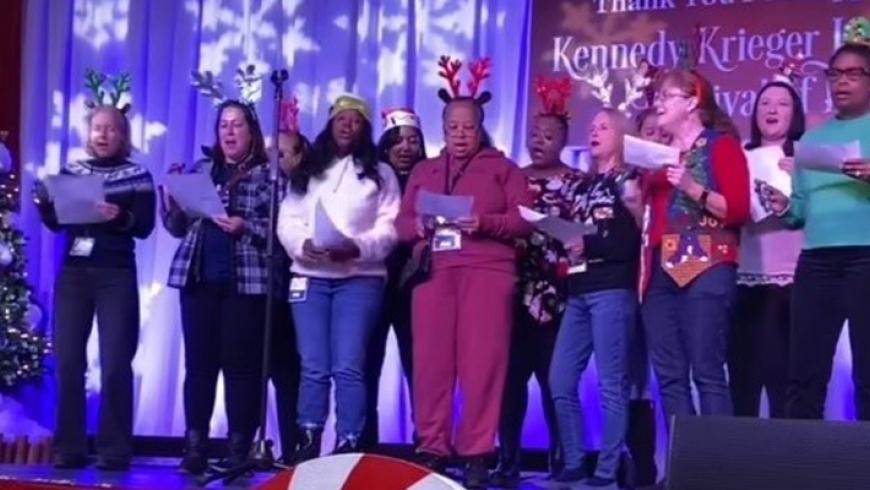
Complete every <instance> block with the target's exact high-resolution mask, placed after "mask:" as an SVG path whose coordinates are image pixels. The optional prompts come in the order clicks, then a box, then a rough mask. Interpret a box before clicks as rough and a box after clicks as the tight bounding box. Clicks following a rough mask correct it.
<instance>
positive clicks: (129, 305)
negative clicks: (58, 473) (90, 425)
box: [54, 267, 139, 459]
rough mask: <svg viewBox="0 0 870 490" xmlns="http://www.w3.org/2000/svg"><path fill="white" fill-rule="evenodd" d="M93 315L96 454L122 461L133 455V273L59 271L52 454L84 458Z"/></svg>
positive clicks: (136, 300)
mask: <svg viewBox="0 0 870 490" xmlns="http://www.w3.org/2000/svg"><path fill="white" fill-rule="evenodd" d="M95 313H96V315H97V326H98V329H99V349H100V386H101V389H100V414H99V423H98V427H97V437H96V445H97V453H99V454H100V456H103V457H108V458H118V459H126V458H129V457H130V456H131V455H132V453H133V449H132V438H133V369H132V366H131V363H132V361H133V356H134V355H135V354H136V346H137V344H138V341H139V292H138V289H137V282H136V269H109V268H90V267H64V268H63V269H61V272H60V275H59V276H58V278H57V283H56V284H55V290H54V355H55V357H56V359H57V372H56V373H55V374H56V377H57V385H58V399H57V427H56V428H55V433H54V450H55V453H57V454H61V455H65V456H66V455H85V454H87V439H86V436H85V370H86V368H87V353H86V347H87V342H88V336H89V335H90V333H91V327H92V326H93V322H94V314H95Z"/></svg>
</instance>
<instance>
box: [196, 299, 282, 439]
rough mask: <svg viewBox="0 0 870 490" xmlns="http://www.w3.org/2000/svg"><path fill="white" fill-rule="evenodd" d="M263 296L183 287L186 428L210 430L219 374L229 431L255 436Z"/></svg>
mask: <svg viewBox="0 0 870 490" xmlns="http://www.w3.org/2000/svg"><path fill="white" fill-rule="evenodd" d="M265 301H266V297H265V295H243V294H238V293H236V292H235V291H234V290H232V289H229V288H224V287H216V286H208V285H194V286H190V287H187V288H184V289H182V290H181V322H182V328H183V330H184V352H185V354H184V366H185V370H186V373H185V377H184V416H185V420H186V423H187V429H188V430H197V431H200V432H201V433H204V434H208V429H209V420H210V419H211V415H212V411H213V410H214V401H215V392H216V388H217V386H216V385H217V379H218V372H219V371H221V370H223V374H224V403H225V405H226V410H227V426H228V428H229V433H230V434H234V433H235V434H241V435H243V436H244V437H246V438H250V437H253V434H254V432H255V431H256V429H257V425H258V422H259V421H258V416H259V406H260V370H261V369H262V362H263V361H262V359H263V325H264V323H265V321H264V320H265V318H264V317H265V308H266V304H265Z"/></svg>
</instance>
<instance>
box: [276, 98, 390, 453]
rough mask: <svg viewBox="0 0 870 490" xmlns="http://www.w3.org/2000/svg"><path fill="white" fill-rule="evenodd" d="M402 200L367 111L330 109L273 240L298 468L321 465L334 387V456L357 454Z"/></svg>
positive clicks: (344, 103) (347, 105) (357, 103)
mask: <svg viewBox="0 0 870 490" xmlns="http://www.w3.org/2000/svg"><path fill="white" fill-rule="evenodd" d="M400 200H401V191H400V190H399V183H398V181H397V179H396V176H395V174H394V173H393V170H392V169H391V168H390V166H389V165H386V164H383V163H378V158H377V152H376V148H375V145H374V142H373V140H372V128H371V124H370V122H369V109H368V106H367V105H366V103H365V101H363V100H361V99H359V98H358V97H355V96H348V95H345V96H341V97H339V98H338V99H337V100H336V101H335V104H333V106H332V108H331V109H330V113H329V122H328V123H327V125H326V128H325V129H324V130H323V131H322V132H321V133H320V135H318V136H317V139H316V140H315V141H314V145H313V148H312V152H311V155H310V157H309V158H306V159H305V160H304V161H303V162H302V164H301V165H299V166H297V167H296V168H294V170H293V171H292V172H291V174H290V190H289V192H288V193H287V197H286V198H285V199H284V201H283V202H282V204H281V211H280V214H279V216H278V238H279V239H280V241H281V244H282V245H283V246H284V248H285V249H286V250H287V253H288V254H289V255H290V258H291V259H292V260H293V265H292V266H291V272H292V273H293V276H294V277H293V279H292V280H291V284H290V292H289V294H290V303H291V306H292V309H293V318H294V321H295V324H296V339H297V347H298V349H299V355H300V358H301V363H302V379H301V383H300V389H299V410H298V412H299V415H298V419H297V423H298V425H299V429H300V438H299V443H298V447H297V451H296V460H297V461H304V460H307V459H312V458H316V457H317V456H319V455H320V436H321V434H322V431H323V426H324V424H325V423H326V418H327V414H328V411H329V389H330V381H331V379H330V378H333V379H334V381H335V388H336V389H335V392H336V393H335V398H336V434H337V442H336V452H337V453H343V452H355V451H357V450H358V448H359V437H360V435H361V433H362V430H363V426H364V425H365V417H366V385H365V373H364V367H365V356H366V346H367V345H368V339H369V335H370V333H371V331H372V329H373V328H374V326H375V324H376V323H377V321H378V318H379V315H380V309H381V302H382V299H383V291H384V282H385V278H386V275H387V269H386V266H385V264H384V259H385V258H386V257H387V256H388V255H389V253H390V251H392V249H393V247H394V246H395V244H396V231H395V228H394V221H395V219H396V215H397V214H398V212H399V202H400Z"/></svg>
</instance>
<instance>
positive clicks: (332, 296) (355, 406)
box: [292, 277, 384, 440]
mask: <svg viewBox="0 0 870 490" xmlns="http://www.w3.org/2000/svg"><path fill="white" fill-rule="evenodd" d="M383 295H384V279H383V278H380V277H351V278H347V279H321V278H315V277H312V278H309V279H308V291H307V295H306V298H305V299H304V300H303V301H299V302H294V303H292V308H293V320H294V323H295V325H296V345H297V348H298V350H299V357H300V361H301V368H302V378H301V380H300V385H299V415H298V419H297V422H298V423H299V426H300V427H304V428H322V427H323V426H324V424H326V418H327V415H328V412H329V388H330V379H331V378H332V379H334V380H335V403H336V408H335V412H336V413H335V415H336V417H335V418H336V427H335V431H336V434H337V435H338V438H339V440H342V439H352V440H353V439H358V438H359V436H360V435H361V434H362V431H363V426H364V425H365V420H366V383H365V363H366V348H367V346H368V341H369V337H370V335H371V332H372V330H373V329H374V326H375V324H376V323H377V321H378V318H379V315H380V313H381V302H382V301H383Z"/></svg>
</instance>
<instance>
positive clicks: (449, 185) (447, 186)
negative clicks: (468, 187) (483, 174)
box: [444, 153, 477, 195]
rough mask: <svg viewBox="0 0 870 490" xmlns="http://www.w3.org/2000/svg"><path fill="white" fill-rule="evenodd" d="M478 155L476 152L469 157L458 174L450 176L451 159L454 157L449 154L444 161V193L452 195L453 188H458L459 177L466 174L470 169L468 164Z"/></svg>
mask: <svg viewBox="0 0 870 490" xmlns="http://www.w3.org/2000/svg"><path fill="white" fill-rule="evenodd" d="M475 156H477V154H476V153H475V154H474V155H472V156H471V158H469V159H468V161H467V162H465V163H463V164H462V167H460V168H459V171H458V172H456V175H454V176H453V178H452V179H451V178H450V160H452V158H451V157H450V155H447V159H446V160H445V161H444V194H447V195H450V194H453V190H454V189H455V188H456V184H458V183H459V179H461V178H462V176H463V175H465V171H466V170H468V166H469V165H471V161H472V160H474V157H475Z"/></svg>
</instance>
